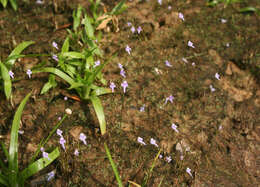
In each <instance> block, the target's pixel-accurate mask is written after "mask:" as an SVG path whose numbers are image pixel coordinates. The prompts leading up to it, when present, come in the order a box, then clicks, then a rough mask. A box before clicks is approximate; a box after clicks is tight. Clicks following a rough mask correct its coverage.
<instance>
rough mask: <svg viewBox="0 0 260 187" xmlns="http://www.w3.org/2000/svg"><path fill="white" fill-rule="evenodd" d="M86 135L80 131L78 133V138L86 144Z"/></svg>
mask: <svg viewBox="0 0 260 187" xmlns="http://www.w3.org/2000/svg"><path fill="white" fill-rule="evenodd" d="M86 138H87V137H86V135H85V134H84V133H80V134H79V139H80V140H81V141H82V142H83V143H84V144H85V145H87V142H86Z"/></svg>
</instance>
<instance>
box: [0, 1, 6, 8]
mask: <svg viewBox="0 0 260 187" xmlns="http://www.w3.org/2000/svg"><path fill="white" fill-rule="evenodd" d="M0 2H1V3H2V5H3V7H4V8H5V7H6V5H7V0H1V1H0Z"/></svg>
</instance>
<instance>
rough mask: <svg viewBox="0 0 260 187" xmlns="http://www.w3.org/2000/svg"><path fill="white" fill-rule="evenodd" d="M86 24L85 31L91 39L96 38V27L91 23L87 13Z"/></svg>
mask: <svg viewBox="0 0 260 187" xmlns="http://www.w3.org/2000/svg"><path fill="white" fill-rule="evenodd" d="M84 25H85V32H86V34H87V36H88V37H89V38H90V39H94V38H95V36H94V28H93V26H92V24H91V21H90V18H89V17H88V16H87V15H85V18H84Z"/></svg>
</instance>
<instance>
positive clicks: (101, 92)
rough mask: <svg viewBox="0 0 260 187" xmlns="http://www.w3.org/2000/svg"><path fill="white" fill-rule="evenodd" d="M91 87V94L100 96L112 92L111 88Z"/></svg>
mask: <svg viewBox="0 0 260 187" xmlns="http://www.w3.org/2000/svg"><path fill="white" fill-rule="evenodd" d="M91 88H92V89H93V91H92V93H91V95H93V96H100V95H105V94H110V93H112V90H111V89H110V88H104V87H99V86H95V85H92V86H91Z"/></svg>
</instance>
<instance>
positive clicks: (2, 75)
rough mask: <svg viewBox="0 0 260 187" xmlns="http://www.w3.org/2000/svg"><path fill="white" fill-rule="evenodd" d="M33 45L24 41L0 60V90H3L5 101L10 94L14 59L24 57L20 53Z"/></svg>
mask: <svg viewBox="0 0 260 187" xmlns="http://www.w3.org/2000/svg"><path fill="white" fill-rule="evenodd" d="M32 44H34V42H33V41H26V42H22V43H20V44H19V45H18V46H17V47H16V48H15V49H14V50H13V51H12V52H11V54H10V55H9V56H8V58H7V59H5V60H4V61H1V60H0V82H2V85H1V86H0V90H4V93H5V96H6V98H7V99H9V98H10V96H11V94H12V80H11V77H12V76H13V72H12V71H11V69H12V67H13V65H14V63H15V61H16V59H18V58H21V57H24V56H25V55H21V52H22V51H23V50H24V49H25V48H26V47H28V46H29V45H32Z"/></svg>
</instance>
